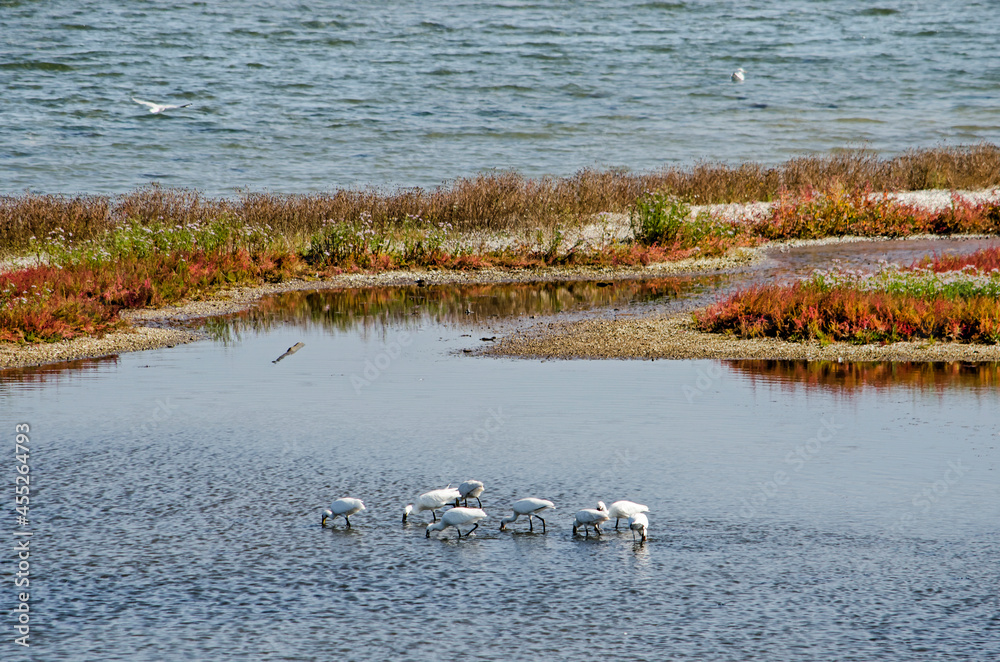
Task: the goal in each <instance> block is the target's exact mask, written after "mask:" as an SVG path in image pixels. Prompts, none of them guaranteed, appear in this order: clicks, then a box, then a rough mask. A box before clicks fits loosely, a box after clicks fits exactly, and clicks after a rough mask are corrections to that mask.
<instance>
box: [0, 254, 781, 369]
mask: <svg viewBox="0 0 1000 662" xmlns="http://www.w3.org/2000/svg"><path fill="white" fill-rule="evenodd" d="M761 259H763V252H762V251H760V250H759V249H743V250H737V251H734V252H733V254H731V255H729V256H726V257H719V258H702V259H693V258H689V259H685V260H679V261H677V262H664V263H659V264H651V265H649V266H648V267H645V268H639V269H636V268H633V267H628V268H623V269H613V268H591V267H549V268H544V269H523V270H505V269H481V270H477V271H469V272H464V271H443V270H442V271H438V270H426V271H423V270H421V271H386V272H381V273H376V274H370V273H369V274H365V273H357V274H341V275H339V276H334V277H332V278H326V279H316V280H311V279H310V280H304V279H295V280H289V281H285V282H282V283H263V284H260V285H256V286H244V287H235V288H230V289H226V290H221V291H219V292H216V293H215V294H213V295H211V296H208V297H206V298H204V299H201V300H195V301H185V302H182V303H180V304H173V305H168V306H164V307H162V308H144V309H133V310H125V311H122V312H121V318H122V319H123V320H125V321H127V322H129V323H130V324H131V325H132V326H131V328H128V329H125V330H122V331H115V332H112V333H108V334H106V335H104V336H103V337H100V338H98V337H90V336H88V337H79V338H73V339H71V340H63V341H60V342H55V343H36V344H31V345H15V344H9V343H0V370H5V369H8V368H30V367H35V366H42V365H48V364H52V363H62V362H65V361H76V360H80V359H93V358H99V357H103V356H112V355H116V354H123V353H129V352H140V351H145V350H150V349H163V348H169V347H173V346H175V345H181V344H187V343H192V342H197V341H199V340H206V339H208V336H206V335H204V334H201V333H198V332H195V331H191V330H188V329H182V328H177V325H179V324H180V323H183V322H185V321H188V320H191V319H199V318H203V317H214V316H217V315H228V314H232V313H238V312H241V311H244V310H248V309H249V308H251V307H253V306H254V305H255V304H256V303H257V302H258V301H260V299H262V298H263V297H266V296H269V295H272V294H281V293H283V292H294V291H299V290H326V289H338V288H365V287H397V286H402V285H412V284H414V283H416V282H417V281H418V280H421V281H423V282H425V283H427V284H429V285H450V284H482V283H540V282H547V281H569V280H627V279H632V278H653V277H661V276H671V275H688V274H704V273H716V272H719V271H723V270H729V269H736V268H740V267H743V266H748V265H750V264H752V263H754V262H757V261H760V260H761Z"/></svg>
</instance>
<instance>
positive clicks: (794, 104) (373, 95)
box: [0, 0, 1000, 195]
mask: <svg viewBox="0 0 1000 662" xmlns="http://www.w3.org/2000/svg"><path fill="white" fill-rule="evenodd" d="M997 43H1000V21H997V20H996V5H995V3H992V2H977V1H972V0H961V1H957V2H947V3H913V2H905V1H903V0H884V1H882V2H879V3H877V4H872V3H857V2H852V1H850V0H826V1H824V2H806V1H804V0H789V1H786V2H781V3H771V2H758V1H753V2H742V1H741V2H736V1H734V0H725V1H717V2H649V1H639V2H627V1H624V0H596V1H591V2H585V3H565V2H552V1H518V0H514V1H508V2H500V3H497V2H479V1H476V2H451V3H448V4H447V5H442V4H439V3H427V2H386V1H385V0H376V1H374V2H365V3H333V2H313V3H309V4H308V5H304V4H301V3H297V2H239V3H232V2H226V3H218V2H216V3H204V2H195V3H174V2H165V3H164V2H160V3H134V2H128V3H124V4H122V3H116V4H113V5H109V4H108V3H106V2H95V1H94V0H56V1H54V2H48V3H45V5H44V11H42V10H41V9H40V7H39V5H38V3H35V2H26V1H23V0H0V89H3V91H4V94H3V103H2V104H0V135H2V136H3V140H0V193H14V194H17V193H21V192H23V191H24V189H31V190H34V191H39V192H62V193H76V192H83V193H121V192H125V191H128V190H131V189H132V188H134V187H135V186H138V185H141V184H145V183H148V182H151V181H155V182H159V183H161V184H163V185H165V186H174V187H188V188H196V189H200V190H202V191H204V192H206V193H207V194H209V195H224V194H232V193H233V192H235V191H237V190H239V189H241V188H250V189H253V190H262V189H267V190H270V191H274V192H290V193H302V192H309V191H325V190H330V189H333V188H341V187H348V186H365V185H376V186H393V187H394V186H434V185H437V184H440V183H443V182H446V181H448V180H451V179H453V178H455V177H462V176H468V175H471V174H474V173H476V172H479V171H483V170H489V169H492V168H502V169H507V168H513V169H517V170H519V171H520V172H522V173H523V174H525V175H528V176H541V175H569V174H572V173H573V172H575V171H577V170H579V169H581V168H585V167H600V168H608V167H624V168H629V169H633V170H649V169H654V168H657V167H660V166H663V165H680V166H691V165H693V164H695V163H696V162H698V161H699V160H707V161H725V162H730V163H737V162H741V161H757V162H764V163H778V162H781V161H784V160H786V159H788V158H791V157H797V156H802V155H806V154H830V153H832V152H834V151H836V150H840V149H844V148H851V147H870V148H871V149H873V150H875V151H876V152H878V153H880V154H882V155H892V154H898V153H900V152H902V151H905V150H907V149H910V148H919V147H934V146H937V145H941V144H946V145H958V144H971V143H976V142H979V141H989V142H993V143H1000V114H998V112H997V105H996V100H997V98H998V96H1000V68H998V67H997V66H996V44H997ZM39 44H44V45H45V46H44V48H40V46H39ZM738 67H743V68H745V69H746V70H747V74H746V82H745V83H743V84H742V85H736V84H733V83H732V82H731V81H730V74H731V73H732V72H733V71H734V70H735V69H737V68H738ZM131 97H137V98H139V99H146V100H152V101H156V102H161V103H175V104H183V103H190V104H192V105H191V107H190V108H186V109H182V110H178V111H175V112H168V113H164V114H162V115H151V114H149V113H148V112H146V108H144V107H143V106H139V105H137V104H135V103H133V102H132V100H131Z"/></svg>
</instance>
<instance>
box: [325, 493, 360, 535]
mask: <svg viewBox="0 0 1000 662" xmlns="http://www.w3.org/2000/svg"><path fill="white" fill-rule="evenodd" d="M364 509H365V504H363V503H361V499H337V500H336V501H334V502H333V503H332V504H331V505H330V507H329V508H328V509H327V510H324V511H323V520H322V521H321V522H320V523H319V525H320V526H326V520H331V521H330V523H331V524H333V521H332V520H334V519H336V518H338V517H343V518H344V521H345V522H347V527H348V528H350V527H351V520H349V519H347V518H348V517H350V516H351V515H353V514H355V513H360V512H361V511H362V510H364Z"/></svg>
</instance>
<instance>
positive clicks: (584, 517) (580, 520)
mask: <svg viewBox="0 0 1000 662" xmlns="http://www.w3.org/2000/svg"><path fill="white" fill-rule="evenodd" d="M607 521H608V508H607V506H605V505H604V502H603V501H598V502H597V509H596V510H594V509H593V508H584V509H583V510H581V511H579V512H578V513H577V514H576V520H575V521H574V522H573V535H574V536H575V535H576V530H577V528H579V527H581V526H582V527H583V532H584V534H586V536H587V537H588V538H589V537H590V530H589V529H588V528H587V527H589V526H592V527H594V533H596V534H597V535H601V524H602V523H604V522H607Z"/></svg>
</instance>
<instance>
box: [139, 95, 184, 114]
mask: <svg viewBox="0 0 1000 662" xmlns="http://www.w3.org/2000/svg"><path fill="white" fill-rule="evenodd" d="M132 101H135V102H136V103H138V104H142V105H143V106H148V107H149V112H151V113H153V114H154V115H156V114H158V113H162V112H163V111H165V110H177V109H178V108H187V107H188V106H190V105H191V104H189V103H185V104H182V105H180V106H171V105H170V104H166V103H153V102H152V101H143V100H142V99H136V98H135V97H132Z"/></svg>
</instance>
